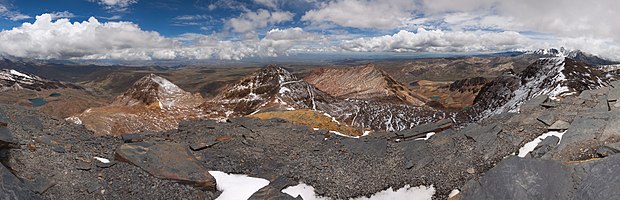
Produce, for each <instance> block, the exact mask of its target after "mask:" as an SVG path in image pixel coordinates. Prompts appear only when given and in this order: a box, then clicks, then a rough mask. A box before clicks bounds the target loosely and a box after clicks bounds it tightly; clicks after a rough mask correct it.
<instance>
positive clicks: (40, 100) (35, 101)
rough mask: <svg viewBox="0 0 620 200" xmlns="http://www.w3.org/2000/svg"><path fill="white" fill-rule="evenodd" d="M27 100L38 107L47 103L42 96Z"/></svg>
mask: <svg viewBox="0 0 620 200" xmlns="http://www.w3.org/2000/svg"><path fill="white" fill-rule="evenodd" d="M28 101H30V104H32V106H34V107H39V106H43V105H45V104H47V101H46V100H45V99H44V98H33V99H28Z"/></svg>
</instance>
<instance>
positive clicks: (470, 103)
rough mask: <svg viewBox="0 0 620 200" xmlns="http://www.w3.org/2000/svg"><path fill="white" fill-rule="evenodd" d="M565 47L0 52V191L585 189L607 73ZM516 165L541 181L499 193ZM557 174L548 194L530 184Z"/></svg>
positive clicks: (488, 192)
mask: <svg viewBox="0 0 620 200" xmlns="http://www.w3.org/2000/svg"><path fill="white" fill-rule="evenodd" d="M566 51H567V50H564V49H561V50H555V49H552V50H544V51H543V50H540V51H533V52H525V53H522V54H520V55H511V56H478V57H450V58H442V59H438V58H432V59H416V60H404V61H377V62H373V63H365V64H359V63H357V62H355V63H348V64H346V63H345V64H342V63H332V64H324V65H311V66H295V65H290V66H287V65H265V66H254V65H246V66H243V65H239V66H234V67H231V66H220V67H213V66H186V67H135V66H115V67H103V66H102V67H101V68H97V67H94V66H83V67H84V69H85V70H83V71H82V72H76V71H72V74H66V73H65V72H63V71H62V70H59V69H61V68H60V67H59V68H58V69H54V67H50V66H49V65H47V64H46V65H40V64H35V63H30V64H26V63H22V64H21V65H19V66H16V67H15V68H16V69H12V68H8V67H7V66H10V65H9V64H10V63H8V61H6V62H5V63H4V64H3V65H2V66H3V68H7V69H4V70H2V71H0V84H1V86H2V90H1V92H0V93H2V95H0V96H1V97H0V121H2V122H3V123H2V124H1V125H2V126H3V127H2V128H1V130H2V132H1V135H0V136H1V137H0V144H1V145H0V147H1V148H0V149H1V150H2V151H3V152H5V153H4V154H3V155H5V156H4V157H2V159H1V161H2V166H1V167H2V168H0V173H2V174H3V176H6V177H10V179H7V180H5V181H4V182H3V183H2V184H3V186H5V187H4V189H2V190H0V191H2V192H15V193H16V194H19V196H18V199H22V198H25V199H57V198H64V197H67V198H70V199H82V198H95V199H101V198H105V199H107V198H112V199H119V198H126V197H129V196H133V197H135V196H140V198H154V199H160V198H176V197H178V195H182V196H186V197H191V198H199V199H218V198H219V197H218V196H226V195H230V194H226V191H230V189H223V188H221V187H220V186H221V184H225V182H222V179H221V178H222V177H221V176H219V175H218V173H219V172H224V174H226V173H233V174H242V175H248V176H250V177H249V178H257V179H259V180H264V182H265V184H264V185H262V186H261V187H257V189H256V190H255V191H251V192H250V193H249V194H248V197H249V199H295V198H296V197H297V196H296V195H295V194H297V193H295V194H291V193H288V192H287V193H284V192H283V191H285V190H287V188H290V187H295V186H298V185H300V184H303V185H305V186H304V188H305V192H300V193H299V195H301V194H302V193H303V195H302V196H300V197H297V198H304V199H313V198H316V199H321V198H329V199H352V198H359V197H370V196H373V195H377V194H378V193H380V192H382V191H383V192H387V193H388V195H394V194H392V193H390V191H389V190H386V189H387V188H393V189H394V190H397V189H402V188H409V189H411V191H410V192H412V193H413V192H431V194H430V196H428V197H425V199H428V198H433V199H448V198H449V199H485V198H489V197H493V198H505V197H506V196H502V195H508V196H510V195H514V196H526V197H528V198H556V197H559V198H569V197H571V195H581V196H580V197H584V198H586V197H587V198H594V197H596V194H594V193H592V191H593V189H592V188H591V187H589V186H588V185H590V184H593V183H592V180H591V179H590V177H598V176H601V174H600V173H599V172H598V171H580V170H581V168H583V167H593V168H596V167H597V166H607V165H617V164H618V162H617V161H618V159H615V158H616V157H617V156H614V155H613V154H615V153H617V152H620V151H618V149H617V145H616V143H615V142H618V141H619V140H618V138H617V133H616V132H617V131H616V129H617V127H616V126H615V125H614V124H615V123H613V122H614V120H615V119H616V118H617V117H616V115H617V114H618V113H617V110H618V109H617V107H618V104H617V101H618V95H619V94H620V93H619V92H618V91H619V90H620V89H618V87H620V84H619V83H618V82H617V81H616V80H617V77H616V74H617V73H616V72H615V70H611V69H609V66H608V65H602V64H609V63H607V62H611V61H606V62H603V61H601V60H600V59H597V58H594V57H591V56H590V57H588V56H584V55H586V54H583V53H580V51H575V52H566ZM562 52H563V53H562ZM597 64H600V65H597ZM72 67H76V68H77V67H78V66H72ZM18 70H23V72H22V71H18ZM43 70H45V71H46V73H42V74H37V73H33V72H37V71H43ZM444 72H445V73H444ZM58 74H63V75H58ZM54 76H57V77H58V78H54ZM541 163H545V164H544V165H543V164H541ZM505 168H511V169H514V170H505ZM532 170H538V171H537V172H532ZM547 171H549V172H547ZM551 171H553V172H551ZM538 172H541V173H538ZM542 172H545V173H558V174H560V175H558V177H554V178H545V177H546V175H545V174H542ZM561 174H564V175H561ZM566 174H572V176H576V177H582V178H580V179H576V178H575V179H572V178H564V177H566ZM215 175H218V176H215ZM214 176H215V178H214ZM522 176H527V177H523V179H526V178H528V177H531V178H535V179H536V178H539V177H543V179H541V180H543V181H541V182H536V181H535V182H526V183H522V185H521V187H523V188H525V189H523V190H521V189H514V188H519V187H516V186H515V185H514V184H515V183H513V182H510V181H508V180H514V181H517V182H518V181H521V179H522V178H520V177H522ZM506 177H509V178H506ZM500 179H501V180H500ZM504 179H505V180H504ZM556 179H557V181H559V183H561V184H560V185H557V186H554V187H552V188H550V189H549V190H551V191H553V192H551V193H548V194H547V193H532V192H531V191H532V190H528V188H531V187H535V186H536V184H550V183H546V182H547V181H551V180H556ZM536 180H538V179H536ZM75 181H78V182H79V183H80V184H73V183H74V182H75ZM494 183H501V185H496V184H494ZM8 185H11V187H12V188H8V189H7V187H6V186H8ZM418 186H419V187H420V188H418V189H419V191H418V190H415V189H412V188H413V187H418ZM573 186H574V187H573ZM248 187H249V186H248ZM422 187H423V188H426V190H424V191H422V189H421V188H422ZM147 188H150V189H147ZM409 189H407V191H409ZM152 190H156V191H155V192H154V191H152ZM414 190H415V191H414ZM287 191H288V190H287ZM495 191H501V193H498V194H496V193H495ZM603 192H604V193H605V194H604V195H614V194H615V193H614V192H615V191H603ZM308 193H309V194H312V195H311V196H307V194H308ZM555 194H557V195H560V196H550V195H555ZM304 195H306V196H304ZM592 195H594V196H592Z"/></svg>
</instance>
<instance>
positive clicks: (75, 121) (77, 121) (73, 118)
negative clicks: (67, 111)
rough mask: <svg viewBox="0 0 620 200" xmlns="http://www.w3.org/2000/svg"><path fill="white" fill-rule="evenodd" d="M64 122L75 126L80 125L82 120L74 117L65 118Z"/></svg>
mask: <svg viewBox="0 0 620 200" xmlns="http://www.w3.org/2000/svg"><path fill="white" fill-rule="evenodd" d="M65 121H68V122H71V123H74V124H77V125H82V120H81V119H80V118H79V117H76V116H71V117H67V118H65Z"/></svg>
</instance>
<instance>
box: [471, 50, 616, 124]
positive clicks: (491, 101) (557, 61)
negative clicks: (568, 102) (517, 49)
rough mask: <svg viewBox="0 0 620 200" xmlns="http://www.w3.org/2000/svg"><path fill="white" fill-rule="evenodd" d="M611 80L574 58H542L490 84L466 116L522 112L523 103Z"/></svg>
mask: <svg viewBox="0 0 620 200" xmlns="http://www.w3.org/2000/svg"><path fill="white" fill-rule="evenodd" d="M609 81H610V80H609V79H608V78H607V77H606V76H605V74H604V73H603V72H602V71H600V70H598V69H595V68H594V67H592V66H589V65H587V64H584V63H581V62H578V61H575V60H572V59H570V58H566V57H553V58H542V59H540V60H538V61H536V62H535V63H533V64H532V65H530V66H529V67H527V68H526V69H525V70H524V71H523V72H521V73H519V74H514V73H506V74H504V75H502V76H500V77H498V78H496V79H495V80H493V81H491V82H490V83H487V84H486V85H485V86H484V87H483V88H482V90H481V91H480V93H479V94H478V96H477V97H476V99H475V100H474V106H473V107H472V109H470V110H469V111H467V112H466V114H465V115H468V117H469V118H470V119H471V120H474V121H477V120H480V119H484V118H487V117H489V116H492V115H496V114H501V113H505V112H518V111H519V109H520V106H521V104H523V103H524V102H526V101H528V100H530V99H534V98H535V97H538V96H541V95H548V96H549V97H550V98H555V97H560V96H565V95H568V94H575V93H579V92H581V91H584V90H591V89H596V88H601V87H604V86H607V85H609Z"/></svg>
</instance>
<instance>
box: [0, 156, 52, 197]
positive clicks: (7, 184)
mask: <svg viewBox="0 0 620 200" xmlns="http://www.w3.org/2000/svg"><path fill="white" fill-rule="evenodd" d="M42 192H44V191H42ZM0 199H15V200H18V199H34V200H36V199H42V198H41V196H39V195H38V194H36V193H35V192H34V191H32V190H31V189H30V187H29V186H28V185H26V184H25V183H24V182H22V180H20V179H19V178H17V177H16V176H15V175H13V174H12V173H11V171H10V170H9V169H8V168H6V167H5V166H4V165H2V164H0Z"/></svg>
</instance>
